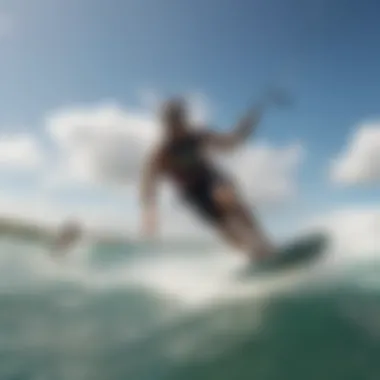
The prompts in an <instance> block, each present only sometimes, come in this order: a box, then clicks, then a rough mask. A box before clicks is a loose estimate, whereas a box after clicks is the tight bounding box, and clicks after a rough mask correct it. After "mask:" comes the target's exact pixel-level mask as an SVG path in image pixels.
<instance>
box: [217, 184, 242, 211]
mask: <svg viewBox="0 0 380 380" xmlns="http://www.w3.org/2000/svg"><path fill="white" fill-rule="evenodd" d="M214 197H215V200H216V201H217V202H218V203H219V204H220V205H223V206H224V207H232V206H236V205H237V199H236V194H235V192H234V190H233V189H232V188H231V187H229V186H219V187H217V188H216V189H215V190H214Z"/></svg>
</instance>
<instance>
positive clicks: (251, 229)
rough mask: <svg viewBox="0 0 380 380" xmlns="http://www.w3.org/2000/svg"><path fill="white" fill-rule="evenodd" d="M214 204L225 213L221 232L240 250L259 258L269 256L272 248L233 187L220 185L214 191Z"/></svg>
mask: <svg viewBox="0 0 380 380" xmlns="http://www.w3.org/2000/svg"><path fill="white" fill-rule="evenodd" d="M213 199H214V202H215V203H216V204H217V205H218V207H219V208H220V209H221V210H222V211H223V215H224V218H223V224H222V225H221V226H220V228H219V229H220V231H221V232H222V234H223V235H224V236H225V238H227V239H228V240H229V241H232V242H234V245H235V246H237V247H238V248H240V249H243V250H245V251H247V252H248V253H249V254H254V255H255V256H257V257H260V258H262V257H265V256H268V255H269V254H270V253H271V251H272V247H271V244H270V242H269V239H268V238H267V237H266V236H265V234H264V232H263V231H262V228H261V226H260V225H259V223H258V221H257V220H256V219H255V218H254V216H253V215H252V214H250V212H249V211H248V209H247V208H246V207H244V205H243V204H242V203H241V201H240V200H239V198H238V196H237V194H236V192H235V191H234V189H233V187H232V186H231V185H229V184H228V185H225V184H222V185H218V186H217V187H215V189H214V191H213Z"/></svg>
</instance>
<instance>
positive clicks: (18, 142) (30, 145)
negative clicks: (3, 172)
mask: <svg viewBox="0 0 380 380" xmlns="http://www.w3.org/2000/svg"><path fill="white" fill-rule="evenodd" d="M42 161H43V155H42V152H41V150H40V147H39V145H38V143H37V141H36V139H35V138H33V137H32V136H30V135H28V134H14V135H9V134H8V135H0V168H3V169H4V168H5V169H32V168H35V167H37V166H39V165H40V164H41V163H42Z"/></svg>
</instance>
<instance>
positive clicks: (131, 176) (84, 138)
mask: <svg viewBox="0 0 380 380" xmlns="http://www.w3.org/2000/svg"><path fill="white" fill-rule="evenodd" d="M47 126H48V131H49V133H50V135H51V137H52V138H53V140H54V142H55V143H56V144H57V147H58V152H59V155H60V165H61V168H60V175H62V176H65V178H64V179H65V180H67V179H71V180H72V179H74V180H78V181H88V182H100V183H111V184H112V183H116V184H125V183H130V182H131V181H135V180H136V179H137V176H138V175H139V172H140V168H141V164H142V161H143V157H144V155H145V153H146V152H147V150H148V149H149V148H150V147H151V145H152V144H153V142H154V141H157V138H158V132H159V128H158V125H156V123H155V122H154V119H153V118H152V116H151V115H150V114H147V113H145V112H142V111H129V110H125V109H123V108H121V107H120V106H118V105H116V104H103V105H99V106H95V107H87V108H75V109H68V110H64V111H61V112H57V113H54V114H52V115H50V117H48V120H47Z"/></svg>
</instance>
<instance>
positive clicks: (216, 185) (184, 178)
mask: <svg viewBox="0 0 380 380" xmlns="http://www.w3.org/2000/svg"><path fill="white" fill-rule="evenodd" d="M280 102H281V98H280V97H278V96H276V97H269V98H265V99H264V101H263V102H261V103H260V104H258V105H256V106H255V107H253V108H252V109H251V110H249V112H248V113H247V115H245V117H243V118H242V119H241V121H240V122H239V123H238V124H237V126H236V128H235V129H234V130H233V131H232V132H230V133H225V134H222V133H217V132H211V131H205V130H194V129H192V127H191V125H190V123H189V121H188V119H189V118H188V115H187V110H186V104H185V102H184V101H183V100H182V99H180V98H178V99H172V100H170V101H169V102H167V103H166V104H165V105H164V107H163V112H162V124H163V127H164V138H163V142H162V143H161V144H160V146H159V147H158V148H156V150H155V151H154V152H153V153H152V154H151V155H150V157H149V158H148V160H147V164H146V166H145V168H144V173H143V175H142V184H141V200H142V207H143V228H144V232H145V234H147V235H152V234H154V232H155V230H156V224H157V220H156V214H157V211H156V209H157V207H156V188H157V184H158V182H159V180H160V179H161V178H164V177H167V178H168V179H170V180H171V181H172V183H173V184H174V185H175V187H176V188H177V189H178V191H179V193H180V195H181V196H182V198H183V199H184V200H185V201H186V202H187V204H188V205H189V206H191V207H192V208H194V209H195V210H196V211H197V212H198V213H199V215H200V216H201V217H203V218H204V219H206V220H207V221H208V222H209V223H211V224H212V225H213V226H214V227H215V228H216V229H217V230H218V231H219V232H220V233H221V235H222V236H223V237H224V238H225V239H226V240H227V242H229V243H230V244H232V245H233V246H234V247H236V248H238V249H241V250H243V251H245V252H246V253H247V254H249V255H251V256H253V257H256V258H262V257H266V256H268V255H270V254H271V252H272V246H271V243H270V242H269V239H268V238H267V237H266V236H265V234H264V232H263V231H262V229H261V227H260V225H259V223H258V221H257V220H256V219H255V217H254V215H253V214H252V213H251V212H250V211H249V209H248V207H247V206H245V205H244V203H243V202H242V200H241V199H240V197H239V196H238V194H237V192H236V189H235V187H234V185H233V184H232V182H231V180H229V179H228V178H227V176H226V175H225V174H223V173H221V172H220V171H219V169H217V168H216V167H215V166H213V165H212V163H211V162H210V160H208V159H207V156H206V153H207V152H208V151H209V150H210V149H217V150H224V151H225V150H230V149H233V148H236V147H238V146H239V145H240V144H242V143H243V142H245V140H247V138H248V137H249V136H250V134H251V133H252V132H253V130H254V129H255V127H256V126H257V125H258V123H259V121H260V118H261V116H262V113H263V111H264V109H265V108H266V107H267V106H269V105H273V104H279V103H280Z"/></svg>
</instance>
